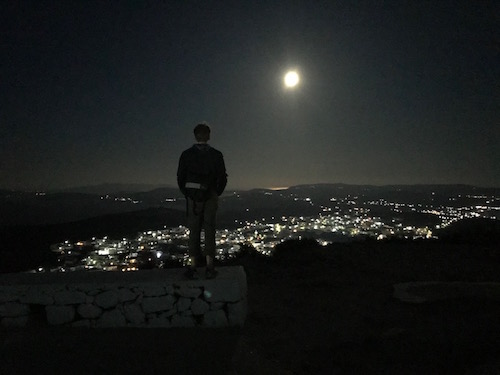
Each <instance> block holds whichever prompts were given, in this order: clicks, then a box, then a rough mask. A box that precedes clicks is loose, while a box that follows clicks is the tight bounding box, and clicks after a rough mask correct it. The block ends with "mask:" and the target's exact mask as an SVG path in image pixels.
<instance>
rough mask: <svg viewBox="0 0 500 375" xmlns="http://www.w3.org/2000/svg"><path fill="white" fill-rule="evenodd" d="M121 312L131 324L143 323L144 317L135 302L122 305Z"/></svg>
mask: <svg viewBox="0 0 500 375" xmlns="http://www.w3.org/2000/svg"><path fill="white" fill-rule="evenodd" d="M123 313H124V314H125V318H126V319H127V320H128V321H129V322H130V323H132V324H141V323H144V320H145V317H146V316H145V314H144V312H143V311H142V309H141V307H140V306H139V305H136V304H130V305H125V306H123Z"/></svg>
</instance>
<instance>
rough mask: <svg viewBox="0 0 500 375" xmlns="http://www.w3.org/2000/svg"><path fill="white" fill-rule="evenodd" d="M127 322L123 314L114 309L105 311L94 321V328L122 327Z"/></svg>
mask: <svg viewBox="0 0 500 375" xmlns="http://www.w3.org/2000/svg"><path fill="white" fill-rule="evenodd" d="M126 324H127V322H126V320H125V317H124V316H123V314H122V313H121V312H120V311H119V310H118V309H114V310H111V311H105V312H104V313H103V314H102V315H101V317H100V318H99V319H98V320H97V321H96V327H100V328H105V327H124V326H126Z"/></svg>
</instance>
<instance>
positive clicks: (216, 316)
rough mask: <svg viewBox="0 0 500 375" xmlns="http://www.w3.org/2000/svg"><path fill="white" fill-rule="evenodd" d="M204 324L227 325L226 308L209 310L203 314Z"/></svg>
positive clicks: (210, 325) (207, 325)
mask: <svg viewBox="0 0 500 375" xmlns="http://www.w3.org/2000/svg"><path fill="white" fill-rule="evenodd" d="M203 325H204V326H206V327H227V325H228V321H227V317H226V314H225V313H224V310H217V311H208V312H207V313H206V314H205V315H204V316H203Z"/></svg>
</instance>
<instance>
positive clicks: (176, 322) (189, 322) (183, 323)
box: [172, 315, 196, 327]
mask: <svg viewBox="0 0 500 375" xmlns="http://www.w3.org/2000/svg"><path fill="white" fill-rule="evenodd" d="M195 325H196V324H195V321H194V319H193V318H192V317H190V316H179V315H174V316H173V317H172V327H194V326H195Z"/></svg>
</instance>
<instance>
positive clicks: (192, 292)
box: [177, 284, 201, 298]
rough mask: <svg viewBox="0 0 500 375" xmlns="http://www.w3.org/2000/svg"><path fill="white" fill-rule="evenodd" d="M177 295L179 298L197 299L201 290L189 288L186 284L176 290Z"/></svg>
mask: <svg viewBox="0 0 500 375" xmlns="http://www.w3.org/2000/svg"><path fill="white" fill-rule="evenodd" d="M177 294H179V295H180V296H181V297H186V298H198V297H199V296H200V295H201V288H200V287H190V286H189V285H187V284H183V285H181V286H180V288H179V289H177Z"/></svg>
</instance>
